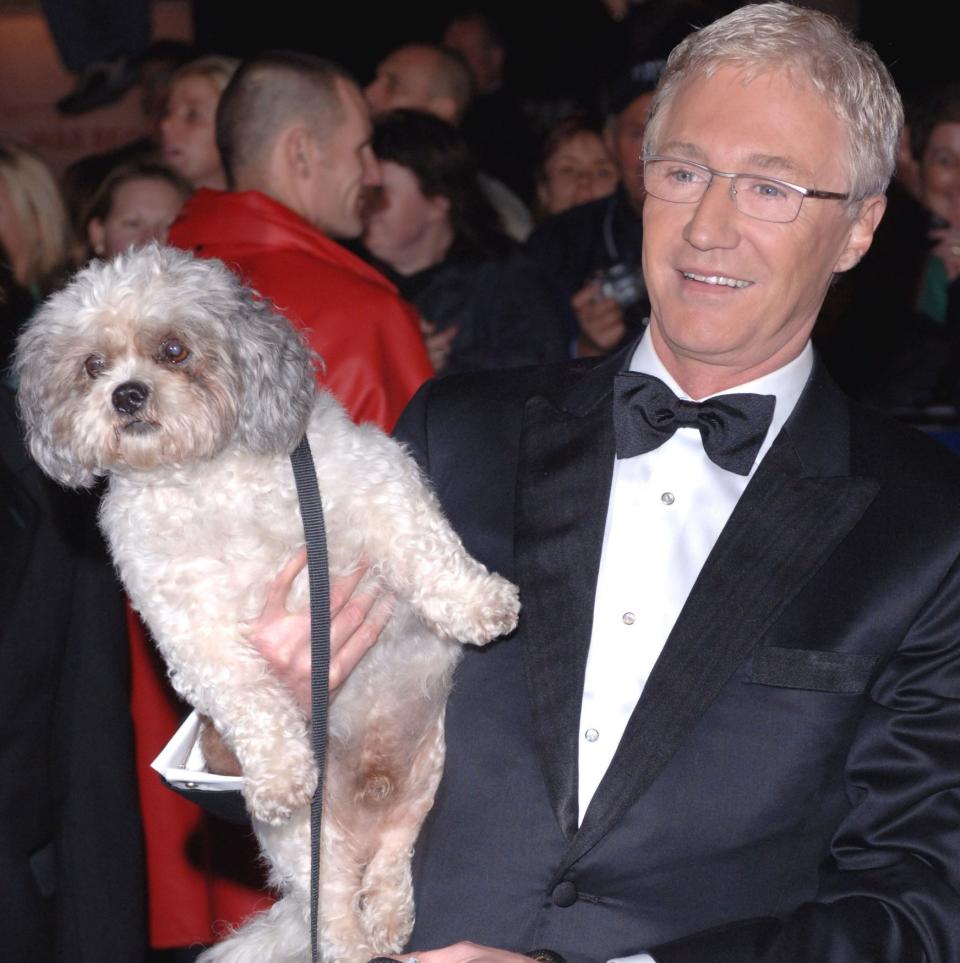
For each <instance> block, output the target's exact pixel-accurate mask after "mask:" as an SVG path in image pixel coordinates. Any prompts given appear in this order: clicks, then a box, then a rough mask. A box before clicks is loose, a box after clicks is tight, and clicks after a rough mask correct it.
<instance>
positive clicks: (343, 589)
mask: <svg viewBox="0 0 960 963" xmlns="http://www.w3.org/2000/svg"><path fill="white" fill-rule="evenodd" d="M369 568H370V563H369V562H361V563H360V565H359V567H358V568H356V569H354V571H352V572H348V573H347V574H346V575H338V576H337V577H336V578H334V579H331V581H330V614H331V615H332V616H333V617H334V618H335V617H336V616H337V614H338V613H339V612H340V610H341V609H342V608H343V606H344V605H345V604H346V603H347V602H348V601H349V600H350V596H351V595H353V593H354V591H355V590H356V587H357V586H358V585H359V584H360V581H361V579H362V578H363V576H364V575H366V574H367V569H369Z"/></svg>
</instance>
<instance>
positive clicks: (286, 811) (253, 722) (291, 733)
mask: <svg viewBox="0 0 960 963" xmlns="http://www.w3.org/2000/svg"><path fill="white" fill-rule="evenodd" d="M161 648H163V645H162V644H161ZM168 661H170V662H171V665H172V667H173V669H174V671H173V672H172V674H171V678H172V680H173V683H174V687H175V688H176V689H177V690H178V691H179V692H180V694H181V695H182V696H183V697H184V698H185V699H186V700H187V701H188V702H191V703H192V704H193V705H194V706H195V707H196V708H197V709H198V710H199V711H200V712H202V713H203V714H204V715H207V716H209V717H210V719H211V720H212V722H213V724H214V727H215V728H216V729H217V731H218V732H219V733H220V734H221V735H222V736H223V738H224V741H225V742H226V744H227V746H228V747H229V748H230V749H231V750H232V751H233V753H234V755H236V757H237V759H238V760H239V762H240V766H241V769H242V771H243V776H244V783H243V795H244V799H245V800H246V803H247V808H248V809H249V811H250V814H251V815H252V816H253V817H254V818H255V819H258V820H260V821H262V822H265V823H270V824H273V825H276V824H279V823H282V822H283V821H285V820H286V819H288V818H289V817H290V815H291V814H292V813H293V812H295V811H296V810H297V809H299V808H300V807H302V806H306V805H307V804H308V803H309V802H310V799H311V797H312V796H313V792H314V789H315V788H316V784H317V772H316V765H315V763H314V759H313V753H312V751H311V748H310V742H309V735H308V729H307V723H306V720H305V719H304V716H303V713H302V712H301V711H300V709H299V708H298V707H297V705H296V703H295V702H294V700H293V698H292V697H291V695H290V693H289V692H288V691H287V689H286V688H285V687H284V686H283V685H282V684H281V683H280V682H279V680H277V679H276V678H275V677H274V676H273V674H272V673H271V672H270V670H269V669H268V668H267V667H266V664H265V663H263V664H262V665H257V664H256V662H254V661H253V660H251V659H250V658H249V657H248V658H247V659H244V660H240V659H238V660H234V661H232V662H228V663H226V664H217V665H216V666H207V668H206V671H203V670H202V669H201V667H200V666H198V665H197V664H196V663H192V664H190V665H187V664H184V663H181V664H179V665H177V662H178V661H179V660H176V659H175V658H173V657H172V656H168Z"/></svg>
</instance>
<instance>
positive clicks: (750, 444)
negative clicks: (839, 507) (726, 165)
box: [613, 371, 776, 475]
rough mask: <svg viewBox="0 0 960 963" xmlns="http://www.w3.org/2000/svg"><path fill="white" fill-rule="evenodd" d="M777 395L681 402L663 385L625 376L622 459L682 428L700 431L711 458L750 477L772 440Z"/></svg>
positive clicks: (618, 420)
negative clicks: (759, 455) (765, 445)
mask: <svg viewBox="0 0 960 963" xmlns="http://www.w3.org/2000/svg"><path fill="white" fill-rule="evenodd" d="M775 404H776V398H775V397H774V395H752V394H737V395H719V396H717V397H715V398H707V400H706V401H682V400H681V399H680V398H678V397H677V396H676V395H675V394H674V393H673V392H672V391H671V390H670V389H669V388H668V387H667V386H666V385H665V384H664V383H663V382H662V381H660V380H659V379H658V378H654V377H653V376H652V375H648V374H640V373H639V372H636V371H621V372H620V374H618V375H617V376H616V378H615V379H614V385H613V427H614V431H615V433H616V437H617V458H632V457H633V456H634V455H643V454H645V453H646V452H648V451H653V450H654V448H659V447H660V446H661V445H662V444H663V443H664V442H665V441H666V440H667V439H668V438H671V437H672V436H673V433H674V432H675V431H676V430H677V429H678V428H697V429H698V430H699V431H700V439H701V441H702V442H703V450H704V451H705V452H706V454H707V457H708V458H709V459H710V460H711V461H713V462H715V463H716V464H718V465H719V466H720V467H721V468H725V469H726V470H727V471H732V472H736V474H738V475H749V474H750V469H751V468H752V467H753V463H754V461H755V460H756V457H757V452H758V451H759V450H760V446H761V445H762V444H763V439H764V438H765V437H766V436H767V430H768V429H769V427H770V421H771V420H772V419H773V409H774V405H775Z"/></svg>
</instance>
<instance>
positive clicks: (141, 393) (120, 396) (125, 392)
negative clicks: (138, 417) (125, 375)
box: [113, 381, 150, 415]
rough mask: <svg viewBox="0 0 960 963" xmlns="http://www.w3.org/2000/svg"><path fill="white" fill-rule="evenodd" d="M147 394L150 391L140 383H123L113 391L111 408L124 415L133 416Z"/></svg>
mask: <svg viewBox="0 0 960 963" xmlns="http://www.w3.org/2000/svg"><path fill="white" fill-rule="evenodd" d="M149 394H150V389H149V388H148V387H147V386H146V385H145V384H144V383H143V382H142V381H125V382H124V383H123V384H122V385H118V386H117V387H116V388H114V390H113V407H114V408H116V409H117V411H121V412H123V414H125V415H135V414H136V413H137V412H138V411H139V410H140V409H141V408H142V407H143V406H144V405H145V404H146V401H147V397H148V396H149Z"/></svg>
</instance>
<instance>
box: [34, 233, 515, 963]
mask: <svg viewBox="0 0 960 963" xmlns="http://www.w3.org/2000/svg"><path fill="white" fill-rule="evenodd" d="M16 363H17V369H18V373H19V377H20V393H19V399H20V407H21V411H22V414H23V417H24V420H25V422H26V425H27V431H28V439H29V443H30V448H31V451H32V453H33V456H34V458H35V459H36V460H37V462H38V463H39V464H40V466H41V467H42V468H43V469H44V470H45V471H46V472H47V473H48V474H49V475H51V476H52V477H53V478H55V479H56V480H58V481H59V482H61V483H62V484H64V485H68V486H72V487H77V486H90V485H92V484H93V483H94V482H95V480H96V479H97V478H98V477H99V476H104V475H109V476H110V484H109V491H108V493H107V494H106V496H105V497H104V500H103V504H102V509H101V526H102V528H103V530H104V532H105V534H106V536H107V540H108V542H109V544H110V548H111V551H112V554H113V558H114V560H115V562H116V565H117V567H118V569H119V572H120V575H121V577H122V579H123V582H124V585H125V586H126V588H127V591H128V593H129V595H130V598H131V600H132V601H133V604H134V606H135V607H136V608H137V610H138V611H139V612H140V613H141V614H142V615H143V617H144V618H145V620H146V622H147V624H148V625H149V627H150V629H151V631H152V633H153V635H154V637H155V638H156V641H157V644H158V646H159V648H160V650H161V652H162V653H163V655H164V657H165V659H166V662H167V666H168V668H169V671H170V678H171V680H172V682H173V685H174V687H175V688H176V690H177V691H178V692H179V693H180V694H181V695H182V696H183V697H184V698H185V699H186V700H188V701H189V702H190V703H192V704H193V705H194V706H195V707H196V708H197V709H198V710H199V711H200V712H202V713H203V714H204V715H206V716H209V717H210V718H211V719H212V720H213V723H214V725H215V726H216V728H217V730H218V731H219V732H220V733H221V734H222V736H223V738H224V739H225V741H226V743H227V745H228V746H230V748H231V749H232V750H233V751H234V753H235V754H236V755H237V757H238V758H239V760H240V762H241V764H242V766H243V771H244V776H245V783H244V795H245V798H246V802H247V806H248V808H249V810H250V813H251V816H252V818H253V823H254V828H255V830H256V833H257V836H258V838H259V840H260V844H261V848H262V850H263V853H264V855H265V857H266V860H267V862H268V864H269V867H270V870H271V880H272V882H273V884H274V885H275V886H276V887H277V888H278V889H279V891H280V892H281V894H282V898H281V899H280V900H279V901H278V902H277V903H276V904H275V905H274V906H273V907H272V908H271V909H270V910H269V911H268V912H266V913H264V914H262V915H260V916H258V917H255V918H254V919H253V920H252V921H251V922H250V923H248V924H246V925H245V926H243V927H242V928H241V929H239V930H238V931H237V932H236V933H234V934H233V935H231V936H230V937H229V938H228V939H227V940H225V941H223V942H222V943H219V944H217V945H216V946H215V947H213V948H212V949H210V950H208V951H207V952H206V953H205V954H204V956H203V957H202V959H204V960H205V961H213V960H216V961H224V960H227V961H231V963H241V961H251V963H281V961H289V963H293V961H296V963H303V961H304V960H306V959H308V958H309V947H310V924H309V921H310V898H309V893H310V871H309V866H310V825H309V823H310V820H309V801H310V798H311V796H312V794H313V791H314V788H315V786H316V781H317V774H316V770H315V766H314V760H313V757H312V754H311V750H310V745H309V732H308V722H307V720H306V719H305V718H304V715H303V713H302V712H301V710H300V709H299V708H298V707H297V705H296V704H295V702H294V700H293V698H292V697H291V695H290V694H289V693H288V692H287V691H286V690H285V689H284V687H283V686H281V685H280V683H279V682H278V681H277V680H276V678H275V677H274V676H273V674H272V673H271V671H270V669H269V667H268V665H267V664H266V662H265V661H264V660H263V658H262V657H261V656H260V655H259V654H258V652H256V651H255V649H254V648H253V647H252V646H251V645H250V644H249V643H248V642H247V641H246V640H245V638H244V625H245V624H246V623H248V621H249V620H251V619H253V618H255V617H256V616H257V615H258V614H259V612H260V610H261V609H262V607H263V604H264V600H265V598H266V594H267V589H268V587H269V585H270V583H271V581H272V579H273V578H274V576H275V575H276V574H277V572H278V571H279V570H280V568H281V567H282V566H283V565H284V563H285V562H287V561H288V560H289V559H290V558H291V556H292V555H293V554H294V553H295V552H296V551H298V550H299V549H300V548H301V547H302V546H303V543H304V535H303V529H302V525H301V520H300V512H299V506H298V502H297V494H296V488H295V484H294V480H293V473H292V470H291V466H290V461H289V453H290V452H291V451H292V449H293V448H294V447H295V446H296V444H297V442H298V441H299V440H300V438H301V437H302V436H303V434H304V432H307V433H308V435H309V439H310V444H311V446H312V449H313V455H314V460H315V462H316V468H317V476H318V478H319V482H320V489H321V494H322V499H323V508H324V514H325V520H326V528H327V539H328V552H329V557H330V571H331V574H334V575H336V574H340V573H344V572H348V571H350V570H353V569H355V567H356V566H357V564H358V563H359V561H360V560H361V558H366V559H368V560H370V561H371V563H372V564H371V572H372V573H374V577H375V578H376V579H377V580H378V581H379V583H380V584H382V585H383V586H384V587H386V588H387V589H388V590H389V591H391V592H393V593H395V594H396V596H397V598H398V600H399V601H398V604H397V606H396V608H395V610H394V613H393V615H392V616H391V619H390V622H389V624H388V625H387V627H386V629H385V630H384V632H383V634H382V635H381V637H380V640H379V642H378V643H377V644H376V645H375V646H374V647H373V648H372V649H371V650H370V652H369V653H368V654H367V655H366V656H365V657H364V658H363V660H362V661H361V663H360V664H359V666H358V667H357V668H356V670H355V671H354V672H353V673H352V675H351V676H350V678H349V679H348V680H347V682H346V683H345V684H344V685H343V686H342V688H341V689H340V690H339V691H338V692H337V693H336V694H335V698H334V699H333V701H332V705H331V711H330V722H329V736H328V761H327V773H326V777H325V785H324V822H323V831H322V839H321V879H322V885H321V899H320V909H321V931H320V941H321V949H322V953H323V958H324V960H326V961H328V963H334V961H344V963H352V961H358V963H359V961H366V960H369V959H370V958H371V957H373V956H377V955H380V954H383V953H389V952H395V951H397V950H399V949H401V948H402V946H403V945H404V943H405V941H406V939H407V937H408V936H409V933H410V929H411V926H412V923H413V899H412V891H411V880H410V856H411V852H412V847H413V843H414V841H415V839H416V836H417V833H418V831H419V828H420V825H421V823H422V821H423V818H424V816H425V815H426V813H427V811H428V810H429V809H430V806H431V805H432V802H433V797H434V792H435V790H436V787H437V783H438V781H439V778H440V772H441V768H442V764H443V752H444V742H443V711H444V705H445V699H446V695H447V692H448V689H449V684H450V678H451V674H452V671H453V667H454V665H455V663H456V661H457V659H458V656H459V646H458V645H457V644H455V642H454V640H459V641H463V642H471V643H474V644H482V643H484V642H487V641H489V640H490V639H493V638H496V637H497V636H500V635H503V634H504V633H507V632H509V631H511V630H512V629H513V628H514V626H515V624H516V620H517V613H518V610H519V603H518V599H517V591H516V588H515V587H514V586H513V585H511V584H510V583H509V582H507V581H505V580H504V579H502V578H500V577H499V576H497V575H494V574H491V573H489V572H488V571H487V570H486V569H485V568H484V567H483V566H482V565H481V564H480V563H478V562H476V561H475V560H474V559H472V558H471V557H470V556H469V555H467V553H466V552H465V551H464V549H463V546H462V545H461V544H460V541H459V539H458V538H457V536H456V535H455V534H454V532H453V531H452V530H451V528H450V526H449V525H448V524H447V522H446V520H445V519H444V518H443V516H442V514H441V512H440V509H439V507H438V504H437V501H436V499H435V497H434V496H433V494H432V493H431V492H430V490H429V489H428V488H427V487H426V485H425V484H424V482H423V480H422V478H421V476H420V473H419V471H418V469H417V466H416V465H415V464H414V462H413V460H412V459H411V458H410V457H409V456H408V455H407V454H405V453H404V451H403V450H402V449H401V448H400V446H399V445H397V444H396V443H395V442H393V441H392V440H391V439H389V438H388V437H387V436H386V435H384V434H383V433H382V432H380V431H379V430H377V429H376V428H375V427H373V426H371V425H364V426H361V427H357V426H355V425H353V424H352V423H351V422H350V421H349V419H348V418H347V416H346V414H345V413H344V411H343V409H342V408H341V407H340V405H339V404H338V403H337V402H336V401H335V400H334V399H333V398H332V397H331V396H330V395H329V394H328V393H327V392H323V391H319V392H318V391H317V390H316V388H315V382H314V372H313V367H312V364H311V358H310V354H309V352H308V350H307V349H306V347H305V346H304V344H303V342H302V340H301V338H300V337H299V336H298V335H297V334H296V333H295V331H294V329H293V328H292V327H291V325H290V324H289V323H288V322H287V321H286V320H285V319H284V318H282V317H280V316H278V315H277V314H275V313H274V312H273V310H272V309H271V307H270V306H269V305H268V304H267V303H265V302H264V301H263V300H261V299H259V298H258V297H256V296H255V295H254V294H253V293H252V292H250V291H248V290H246V289H245V288H243V286H242V285H241V284H240V282H239V281H237V280H236V279H235V278H234V276H233V275H232V274H231V273H230V272H229V271H228V270H227V269H226V268H225V267H223V265H221V264H220V263H219V262H217V261H209V260H197V259H195V258H193V257H192V256H190V255H188V254H184V253H182V252H180V251H176V250H173V249H171V248H162V247H157V246H152V247H149V248H146V249H144V250H141V251H138V252H134V253H130V254H127V255H122V256H120V257H118V258H117V259H115V260H114V261H112V262H110V263H106V264H94V265H92V266H90V267H87V268H86V269H85V270H83V271H82V272H80V273H79V274H78V275H77V276H76V277H75V279H74V280H73V281H72V282H71V283H70V284H69V286H68V287H66V288H65V289H64V290H63V291H61V292H60V293H58V294H56V295H54V296H53V297H52V298H50V299H49V300H48V301H47V302H46V303H45V304H44V305H43V307H42V308H41V309H40V311H39V312H38V313H37V315H36V316H35V318H34V319H33V320H32V321H31V322H30V324H29V326H28V327H27V329H26V330H25V332H24V333H23V335H22V337H21V339H20V342H19V344H18V348H17V358H16ZM287 604H288V607H289V608H290V609H291V610H296V609H297V608H300V609H305V608H306V606H307V605H308V589H307V586H306V579H305V578H300V579H298V582H297V583H296V584H295V585H294V589H293V591H292V592H291V598H289V599H288V603H287Z"/></svg>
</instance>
